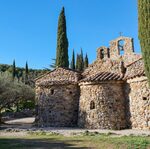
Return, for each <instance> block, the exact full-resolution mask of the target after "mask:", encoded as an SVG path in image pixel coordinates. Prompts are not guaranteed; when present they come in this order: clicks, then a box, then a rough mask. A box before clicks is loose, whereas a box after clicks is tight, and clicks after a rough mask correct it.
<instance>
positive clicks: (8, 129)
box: [0, 117, 150, 136]
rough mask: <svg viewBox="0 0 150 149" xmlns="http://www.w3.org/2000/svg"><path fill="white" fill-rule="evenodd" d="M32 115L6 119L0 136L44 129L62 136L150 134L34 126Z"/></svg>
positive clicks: (0, 129) (136, 131)
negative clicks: (90, 133) (92, 133)
mask: <svg viewBox="0 0 150 149" xmlns="http://www.w3.org/2000/svg"><path fill="white" fill-rule="evenodd" d="M34 120H35V118H34V117H29V118H21V119H14V120H9V121H6V124H5V125H2V126H1V127H0V136H6V135H7V136H8V135H9V136H18V135H20V136H23V135H26V134H27V132H28V131H46V132H54V133H59V134H62V135H64V136H70V135H73V134H76V135H78V134H80V133H83V132H85V131H89V132H98V133H102V134H109V133H110V134H113V135H119V136H125V135H126V136H129V135H135V136H139V135H140V136H143V135H145V136H150V131H149V130H132V129H126V130H115V131H114V130H100V129H93V130H89V129H80V128H54V127H46V128H35V127H33V126H32V123H33V122H34Z"/></svg>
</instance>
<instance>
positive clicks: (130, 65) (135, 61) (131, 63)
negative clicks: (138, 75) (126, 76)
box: [126, 57, 143, 67]
mask: <svg viewBox="0 0 150 149" xmlns="http://www.w3.org/2000/svg"><path fill="white" fill-rule="evenodd" d="M141 59H143V58H142V57H140V58H139V59H137V60H135V61H134V62H132V63H130V64H128V65H126V67H129V66H131V65H132V64H134V63H136V62H137V61H139V60H141Z"/></svg>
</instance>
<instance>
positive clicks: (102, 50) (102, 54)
mask: <svg viewBox="0 0 150 149" xmlns="http://www.w3.org/2000/svg"><path fill="white" fill-rule="evenodd" d="M103 58H104V49H101V59H103Z"/></svg>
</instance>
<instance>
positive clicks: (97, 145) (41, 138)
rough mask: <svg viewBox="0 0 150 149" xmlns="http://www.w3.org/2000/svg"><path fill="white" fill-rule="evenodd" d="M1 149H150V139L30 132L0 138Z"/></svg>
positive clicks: (86, 133)
mask: <svg viewBox="0 0 150 149" xmlns="http://www.w3.org/2000/svg"><path fill="white" fill-rule="evenodd" d="M0 149H150V137H140V136H138V137H135V136H124V137H118V136H114V135H113V136H112V134H109V133H108V134H99V133H89V132H85V133H83V134H81V135H78V136H77V135H75V136H70V137H65V136H62V135H59V134H57V133H46V132H29V134H28V135H27V136H24V137H19V136H18V137H0Z"/></svg>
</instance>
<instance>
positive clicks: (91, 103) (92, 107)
mask: <svg viewBox="0 0 150 149" xmlns="http://www.w3.org/2000/svg"><path fill="white" fill-rule="evenodd" d="M93 109H95V102H94V101H91V102H90V110H93Z"/></svg>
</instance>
